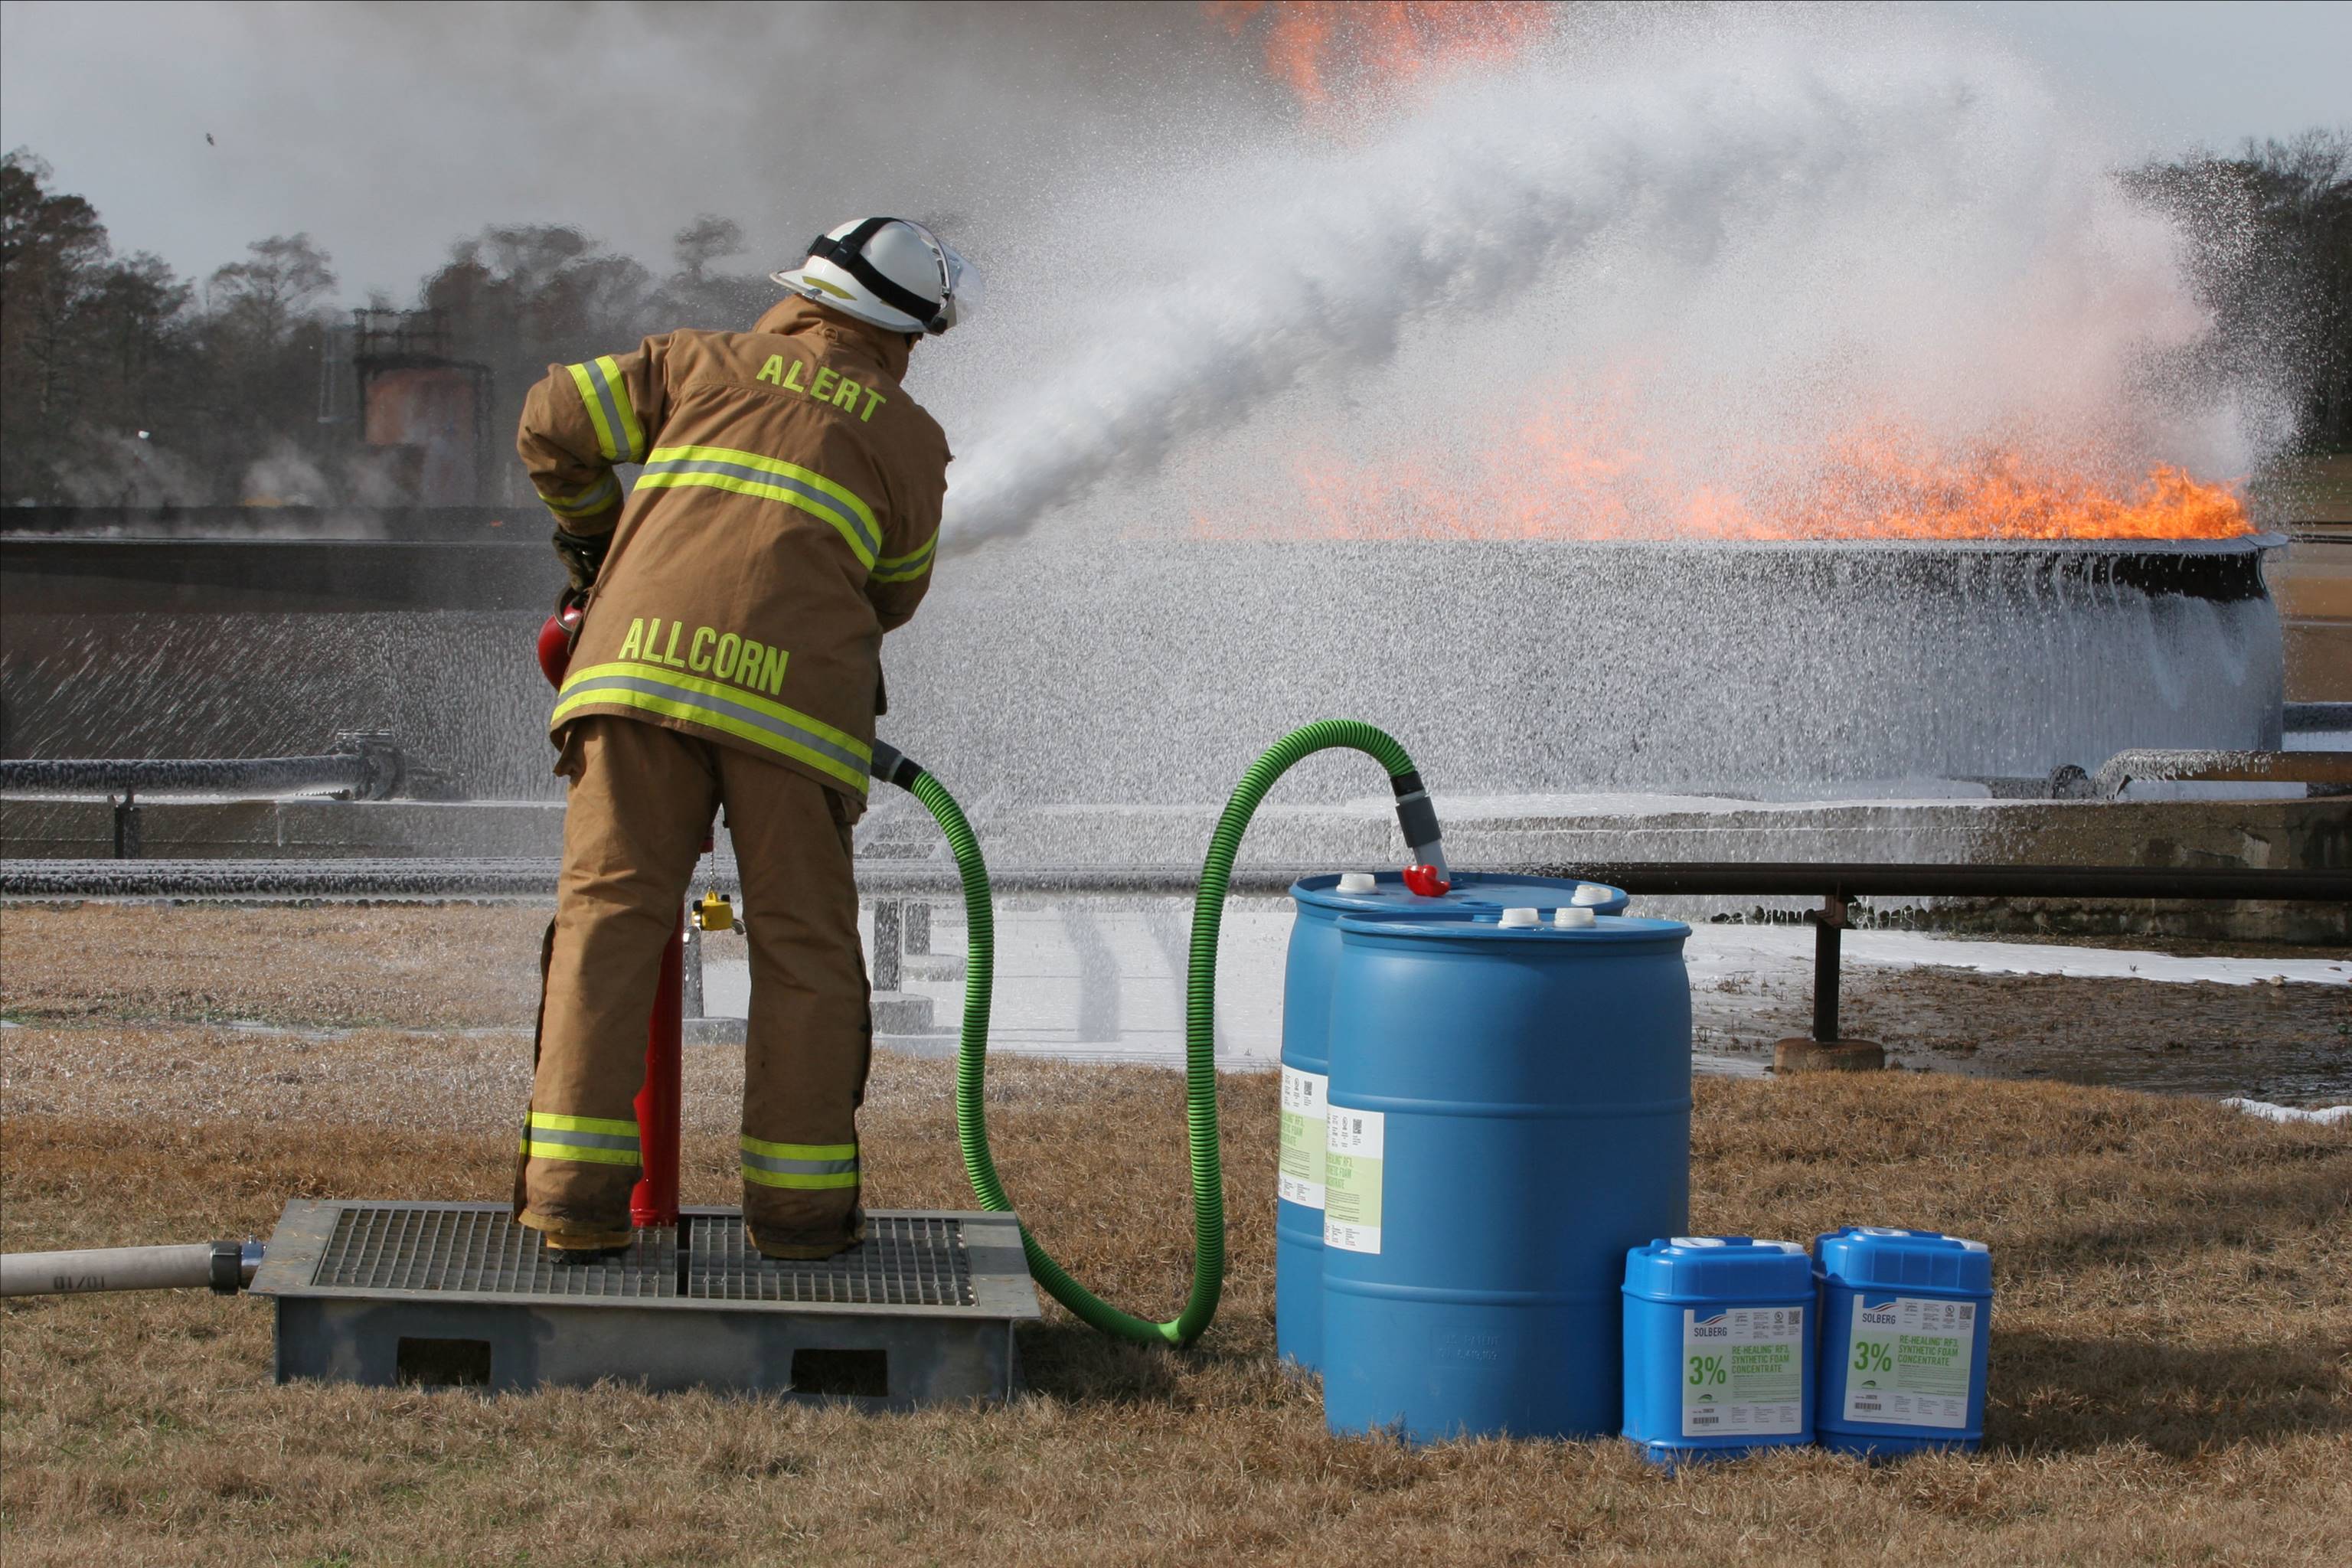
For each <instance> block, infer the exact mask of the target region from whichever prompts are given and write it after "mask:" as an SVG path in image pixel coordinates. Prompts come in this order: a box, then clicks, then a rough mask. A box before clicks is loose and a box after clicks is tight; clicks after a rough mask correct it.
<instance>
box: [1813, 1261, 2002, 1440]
mask: <svg viewBox="0 0 2352 1568" xmlns="http://www.w3.org/2000/svg"><path fill="white" fill-rule="evenodd" d="M1976 1340H1977V1303H1975V1302H1974V1301H1932V1300H1925V1299H1923V1298H1920V1297H1916V1296H1894V1297H1886V1298H1882V1299H1880V1300H1875V1301H1874V1300H1870V1299H1869V1298H1868V1297H1867V1296H1864V1295H1861V1294H1859V1293H1857V1294H1856V1295H1855V1297H1854V1299H1853V1328H1852V1330H1851V1331H1849V1332H1848V1333H1847V1335H1846V1342H1845V1418H1846V1419H1847V1420H1849V1421H1872V1422H1878V1423H1882V1424H1884V1425H1886V1426H1948V1427H1952V1428H1955V1429H1957V1428H1959V1427H1962V1426H1967V1425H1968V1424H1969V1384H1971V1383H1972V1382H1973V1381H1974V1379H1975V1376H1976ZM1828 1348H1829V1347H1828V1346H1826V1345H1824V1346H1823V1347H1822V1349H1824V1350H1827V1349H1828Z"/></svg>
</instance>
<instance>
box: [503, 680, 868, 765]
mask: <svg viewBox="0 0 2352 1568" xmlns="http://www.w3.org/2000/svg"><path fill="white" fill-rule="evenodd" d="M607 705H611V706H618V707H623V708H635V709H638V710H642V711H645V712H647V713H659V714H661V715H663V716H665V717H667V718H671V719H683V720H686V721H689V722H691V723H696V724H707V725H709V727H710V728H712V729H714V730H719V731H724V732H725V733H727V734H730V735H735V736H739V737H740V738H741V739H743V740H746V741H750V742H753V743H754V744H757V745H760V746H763V747H765V748H766V749H768V750H769V751H772V752H777V753H778V754H779V755H782V756H787V757H792V758H793V759H795V760H797V761H799V762H803V763H807V764H809V765H810V766H811V767H814V768H815V769H817V770H818V771H820V772H822V773H826V774H828V775H829V776H831V777H834V778H837V779H839V780H841V782H842V783H844V784H847V785H849V786H850V787H851V788H852V789H855V790H856V792H857V793H858V794H860V795H863V794H865V793H866V780H867V776H868V775H867V770H868V769H869V768H870V767H871V766H872V763H873V760H874V748H873V747H871V746H869V745H867V744H866V742H863V741H860V740H858V739H856V737H855V736H853V735H851V734H849V733H848V732H847V731H842V730H836V729H835V728H834V727H833V726H832V725H830V724H828V723H825V722H824V721H823V720H821V719H813V718H811V717H810V716H809V715H807V714H805V713H803V712H801V711H800V710H797V709H793V708H787V707H785V706H784V705H783V704H782V703H781V702H772V701H770V700H768V699H766V698H764V697H758V696H754V695H753V694H751V692H748V691H745V690H743V689H740V688H739V687H733V686H727V685H722V684H721V683H720V682H719V681H716V680H705V679H701V678H699V677H697V676H692V675H681V674H679V673H677V671H675V670H672V669H669V668H665V667H664V666H661V665H657V664H638V663H620V664H598V665H591V666H589V667H588V668H585V669H581V670H576V671H574V672H572V674H571V675H569V676H567V677H566V678H565V679H564V682H563V690H562V693H561V694H560V695H559V696H558V698H557V699H556V703H555V712H554V714H553V716H552V717H551V719H550V720H549V724H550V726H551V727H552V726H554V725H558V724H562V723H563V722H564V721H566V720H567V719H569V718H571V717H572V715H574V714H576V713H577V712H579V711H580V710H582V709H584V708H592V707H602V706H607Z"/></svg>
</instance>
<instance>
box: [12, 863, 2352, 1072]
mask: <svg viewBox="0 0 2352 1568" xmlns="http://www.w3.org/2000/svg"><path fill="white" fill-rule="evenodd" d="M1510 869H1512V870H1514V871H1516V872H1518V873H1520V874H1525V875H1531V876H1542V877H1559V878H1581V879H1586V880H1589V881H1595V882H1607V883H1609V884H1611V885H1612V886H1613V887H1619V888H1622V889H1625V890H1626V891H1627V892H1629V893H1638V894H1650V895H1666V894H1685V895H1696V896H1723V895H1739V896H1755V897H1765V898H1817V899H1820V900H1822V908H1821V909H1820V910H1812V911H1809V912H1808V913H1807V915H1806V919H1807V921H1809V922H1810V923H1811V925H1812V927H1813V1024H1812V1037H1813V1038H1814V1040H1815V1041H1817V1042H1819V1043H1821V1044H1823V1045H1832V1044H1835V1043H1836V1042H1837V1040H1838V973H1839V964H1840V962H1841V957H1842V951H1843V934H1844V932H1845V931H1846V929H1847V915H1848V903H1849V901H1850V900H1853V899H1857V898H1883V897H1906V896H1907V897H1917V898H2044V899H2186V900H2239V899H2254V900H2286V901H2293V902H2326V903H2352V869H2319V870H2307V869H2277V870H2265V869H2249V868H2235V867H2215V866H1948V865H1900V864H1894V865H1885V864H1867V863H1860V864H1839V863H1821V864H1812V865H1807V864H1801V863H1771V862H1758V863H1753V864H1748V863H1741V862H1737V861H1673V860H1665V861H1622V862H1613V863H1612V862H1602V863H1592V862H1588V863H1585V864H1581V865H1575V866H1558V865H1552V866H1527V867H1517V868H1510ZM555 874H556V862H555V861H554V860H552V859H547V858H516V859H504V860H424V859H415V860H310V861H289V860H143V861H137V862H124V861H121V860H15V861H7V862H0V899H44V898H46V899H58V898H74V899H106V898H131V899H157V898H169V899H194V900H238V899H247V900H277V899H355V900H375V901H432V900H443V899H453V898H455V899H465V898H497V899H544V898H547V897H549V896H551V894H552V893H553V891H554V888H555ZM1311 874H1312V873H1311V872H1308V871H1306V870H1302V869H1301V868H1297V867H1270V866H1261V867H1254V868H1252V867H1244V868H1237V869H1236V870H1235V872H1234V877H1233V880H1232V883H1231V887H1232V889H1233V891H1234V892H1236V893H1246V894H1261V895H1262V894H1270V893H1282V892H1285V891H1287V890H1288V889H1289V887H1290V885H1291V884H1292V883H1293V882H1296V881H1297V880H1298V879H1299V878H1300V877H1302V876H1306V875H1311ZM709 880H710V881H711V883H712V884H713V885H715V886H716V887H717V888H719V889H720V890H723V891H728V892H740V890H741V889H740V885H739V883H738V882H737V879H735V877H734V875H733V874H732V872H731V870H729V869H724V868H722V869H719V870H718V871H717V872H716V874H715V875H713V876H712V877H711V878H710V879H709ZM992 881H993V882H994V884H995V887H996V890H997V891H998V892H999V893H1027V894H1033V895H1034V894H1054V893H1062V894H1071V895H1087V894H1094V895H1102V894H1126V895H1129V896H1135V895H1151V894H1169V895H1175V894H1184V893H1190V892H1192V890H1193V889H1194V888H1195V886H1196V885H1197V882H1198V873H1197V872H1196V871H1195V870H1193V868H1190V867H1171V866H1156V867H1155V866H1144V867H1135V866H1128V867H1118V866H1087V867H1033V868H1021V869H1013V868H1008V869H1004V870H1001V871H998V872H996V873H994V874H993V876H992ZM858 884H859V887H860V889H861V890H862V891H863V892H864V893H866V896H868V897H869V898H873V899H875V900H877V905H876V919H875V936H876V946H877V949H882V948H884V947H885V945H886V943H887V948H888V951H887V952H883V951H877V953H876V955H875V971H876V980H877V986H878V987H880V988H882V989H891V988H895V987H896V985H897V984H898V951H897V950H898V940H899V938H898V933H899V932H900V931H901V930H902V929H903V930H911V929H912V926H913V922H912V921H906V922H904V923H903V924H902V921H901V919H900V916H901V913H902V910H900V907H899V906H900V904H901V903H902V902H903V901H905V900H908V899H909V898H920V897H921V896H923V895H927V894H945V893H951V892H954V891H956V890H957V889H959V888H960V886H961V884H960V883H959V881H958V880H957V878H956V875H955V868H953V867H952V866H950V865H948V864H946V863H945V862H940V861H912V860H868V861H866V862H864V863H863V864H862V865H861V866H860V867H859V868H858ZM885 910H887V911H888V912H887V916H886V915H885V913H884V911H885ZM926 913H928V911H926ZM922 930H923V931H924V933H925V935H926V937H928V934H929V921H928V919H926V920H925V921H923V922H922ZM924 946H926V947H928V946H929V942H928V941H926V942H924ZM697 957H699V952H697ZM695 978H696V980H697V981H698V979H699V976H696V977H695ZM698 988H699V987H698V986H697V989H698ZM697 1010H698V1011H699V1009H697Z"/></svg>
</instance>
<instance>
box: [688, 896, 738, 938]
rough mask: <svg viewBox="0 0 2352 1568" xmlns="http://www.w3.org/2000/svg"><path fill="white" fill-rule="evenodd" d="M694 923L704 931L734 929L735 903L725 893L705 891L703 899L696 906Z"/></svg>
mask: <svg viewBox="0 0 2352 1568" xmlns="http://www.w3.org/2000/svg"><path fill="white" fill-rule="evenodd" d="M694 923H695V924H696V925H698V926H700V927H701V928H702V929H703V930H704V931H733V930H734V929H735V905H734V903H733V901H732V900H730V899H729V898H728V897H727V895H726V894H724V893H721V892H718V891H715V890H714V891H712V892H708V893H705V894H703V895H702V901H701V902H700V903H698V904H697V905H695V906H694Z"/></svg>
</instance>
